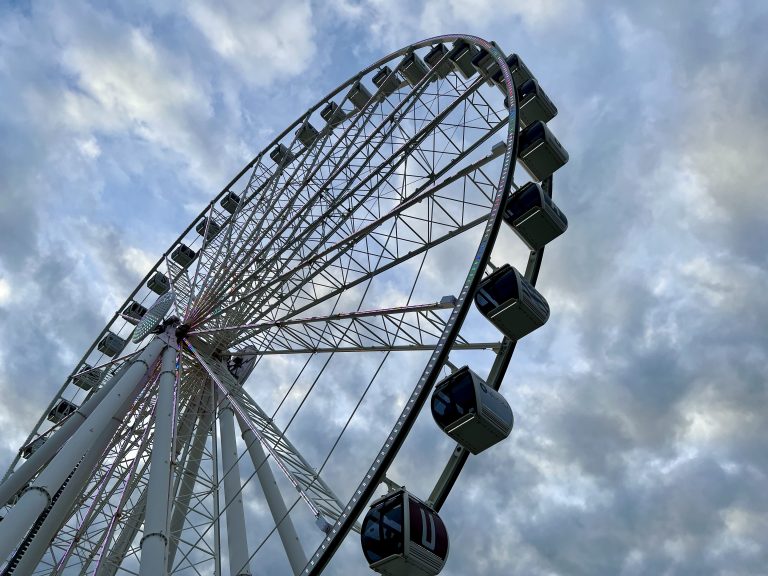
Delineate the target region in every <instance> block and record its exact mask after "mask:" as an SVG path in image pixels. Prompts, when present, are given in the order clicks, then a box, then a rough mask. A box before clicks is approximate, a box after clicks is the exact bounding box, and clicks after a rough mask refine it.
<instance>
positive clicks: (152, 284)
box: [147, 270, 171, 296]
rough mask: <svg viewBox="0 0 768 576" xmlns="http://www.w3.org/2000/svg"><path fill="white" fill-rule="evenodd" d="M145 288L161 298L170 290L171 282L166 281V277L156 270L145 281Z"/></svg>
mask: <svg viewBox="0 0 768 576" xmlns="http://www.w3.org/2000/svg"><path fill="white" fill-rule="evenodd" d="M147 288H149V289H150V290H152V292H154V293H156V294H159V295H160V296H162V295H163V294H165V293H166V292H168V290H170V289H171V281H170V280H168V276H166V275H165V274H163V273H162V272H160V271H159V270H157V271H155V273H154V274H152V277H151V278H150V279H149V280H148V281H147Z"/></svg>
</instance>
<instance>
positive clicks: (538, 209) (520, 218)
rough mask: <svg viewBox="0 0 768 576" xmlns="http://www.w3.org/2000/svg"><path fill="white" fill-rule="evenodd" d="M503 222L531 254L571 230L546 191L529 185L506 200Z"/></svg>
mask: <svg viewBox="0 0 768 576" xmlns="http://www.w3.org/2000/svg"><path fill="white" fill-rule="evenodd" d="M504 222H506V223H507V224H509V226H511V227H512V230H514V231H515V233H516V234H517V235H518V236H519V237H520V239H521V240H522V241H523V242H525V243H526V244H527V245H528V247H529V248H530V249H531V250H538V249H539V248H542V247H544V246H546V245H547V244H548V243H549V242H551V241H552V240H554V239H555V238H557V237H558V236H560V235H561V234H562V233H563V232H565V231H566V229H567V228H568V219H567V218H566V217H565V214H563V213H562V212H561V211H560V209H559V208H558V207H557V206H556V205H555V203H554V202H553V201H552V198H550V197H549V196H548V195H547V194H546V193H545V192H544V190H543V189H542V188H541V186H539V185H538V184H536V183H535V182H528V184H526V185H524V186H523V187H522V188H520V189H519V190H517V191H516V192H515V193H514V194H512V196H510V197H509V200H507V205H506V207H505V208H504Z"/></svg>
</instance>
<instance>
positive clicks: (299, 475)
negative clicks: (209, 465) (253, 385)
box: [187, 343, 344, 522]
mask: <svg viewBox="0 0 768 576" xmlns="http://www.w3.org/2000/svg"><path fill="white" fill-rule="evenodd" d="M187 347H188V348H189V350H190V351H191V352H192V354H193V355H194V356H195V358H197V360H198V361H199V362H200V365H201V366H202V367H203V369H204V370H205V371H206V372H207V373H208V375H209V376H210V377H211V379H212V380H213V381H214V382H215V383H216V385H217V386H218V387H219V390H220V391H221V392H222V393H223V395H224V396H225V397H226V398H227V399H228V400H229V401H230V402H231V405H232V408H233V410H234V411H235V413H236V414H237V415H238V416H239V417H240V418H242V419H243V420H244V421H245V423H246V425H247V426H248V428H249V429H250V430H251V431H252V432H253V433H254V434H255V435H256V437H257V438H258V439H259V441H260V442H261V444H262V445H263V446H264V448H265V449H266V450H267V452H268V453H269V455H270V456H272V458H274V460H275V464H276V465H277V467H278V468H279V469H280V471H281V472H282V473H283V474H284V475H285V477H286V478H287V479H288V481H289V482H290V483H291V484H292V485H293V486H294V488H296V490H297V491H298V492H299V495H300V496H301V498H302V499H303V500H304V502H305V503H306V504H307V506H308V507H309V509H310V511H311V512H312V514H313V515H314V516H315V517H316V518H318V519H319V520H321V521H326V522H327V520H325V518H326V517H329V518H331V519H332V520H333V521H334V522H335V521H336V520H338V518H339V517H340V515H341V511H342V510H343V509H344V504H343V503H342V502H341V500H339V498H338V496H336V494H335V493H334V492H333V490H332V489H331V487H330V486H328V484H326V483H325V481H324V480H323V479H322V478H321V477H320V476H319V474H318V473H317V471H316V470H315V469H314V468H313V467H312V466H311V465H310V464H309V462H307V460H306V459H305V458H304V457H303V456H302V455H301V453H300V452H299V450H298V449H297V448H296V447H295V446H294V445H293V444H292V443H291V442H290V441H289V440H288V438H287V437H286V436H285V434H284V433H283V432H282V431H281V430H280V429H279V428H278V427H277V425H276V424H275V423H274V422H273V421H272V419H271V418H270V417H269V416H268V415H267V414H266V413H265V412H264V411H263V410H262V409H261V407H259V405H258V404H257V403H256V401H255V400H254V399H253V398H251V397H250V395H249V394H248V393H247V392H246V391H245V390H243V388H242V387H241V386H240V385H239V383H238V382H237V381H236V380H235V378H234V377H233V376H232V374H230V372H229V370H228V369H227V367H226V365H225V364H224V363H222V362H221V361H217V360H215V359H214V358H212V357H211V356H210V355H207V354H205V352H203V351H202V350H200V349H198V348H196V347H195V346H193V345H192V344H190V343H187Z"/></svg>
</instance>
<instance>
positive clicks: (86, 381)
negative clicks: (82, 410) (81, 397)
mask: <svg viewBox="0 0 768 576" xmlns="http://www.w3.org/2000/svg"><path fill="white" fill-rule="evenodd" d="M99 380H101V370H93V369H92V368H91V365H90V364H83V365H82V366H81V367H80V371H79V372H78V373H77V374H75V376H74V377H73V378H72V381H73V382H74V384H75V386H77V387H78V388H81V389H83V390H86V391H88V390H91V389H92V388H93V387H94V386H98V384H99Z"/></svg>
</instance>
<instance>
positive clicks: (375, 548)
mask: <svg viewBox="0 0 768 576" xmlns="http://www.w3.org/2000/svg"><path fill="white" fill-rule="evenodd" d="M360 542H361V544H362V546H363V553H364V554H365V558H366V560H367V561H368V565H369V566H370V567H371V569H372V570H374V571H376V572H378V573H380V574H386V575H387V576H435V575H436V574H439V573H440V570H442V569H443V566H444V565H445V561H446V559H447V558H448V532H447V531H446V529H445V524H443V521H442V520H441V519H440V516H438V515H437V512H435V511H434V510H433V509H432V508H430V507H429V506H427V505H426V504H425V503H424V502H422V501H421V500H419V499H418V498H415V497H414V496H412V495H411V494H409V493H408V492H407V491H406V490H405V489H404V488H402V489H400V490H397V491H395V492H392V493H390V494H387V495H386V496H384V497H382V498H379V499H378V500H376V501H375V502H373V504H371V509H370V510H369V511H368V514H366V515H365V520H363V527H362V530H361V531H360Z"/></svg>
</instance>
